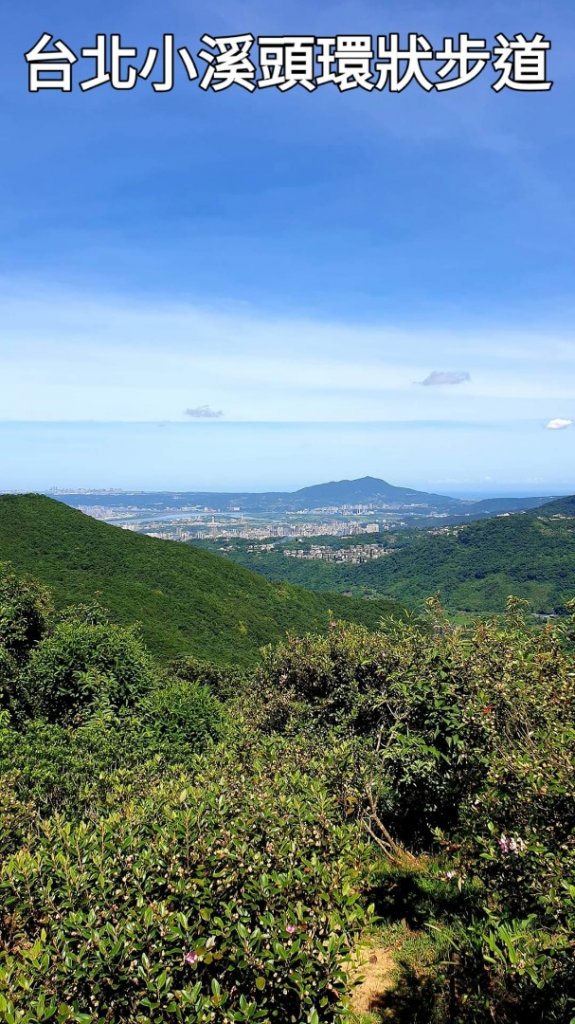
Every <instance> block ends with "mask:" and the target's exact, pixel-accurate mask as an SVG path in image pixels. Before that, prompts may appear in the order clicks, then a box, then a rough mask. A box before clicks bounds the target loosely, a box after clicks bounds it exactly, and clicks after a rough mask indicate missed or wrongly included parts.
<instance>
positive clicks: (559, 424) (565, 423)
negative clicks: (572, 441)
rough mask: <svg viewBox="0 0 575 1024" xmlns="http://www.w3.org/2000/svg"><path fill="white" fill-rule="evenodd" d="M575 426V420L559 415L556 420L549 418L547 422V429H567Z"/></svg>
mask: <svg viewBox="0 0 575 1024" xmlns="http://www.w3.org/2000/svg"><path fill="white" fill-rule="evenodd" d="M572 426H573V420H566V419H563V418H562V417H560V416H558V417H557V418H556V419H554V420H549V423H546V424H545V430H567V428H568V427H572Z"/></svg>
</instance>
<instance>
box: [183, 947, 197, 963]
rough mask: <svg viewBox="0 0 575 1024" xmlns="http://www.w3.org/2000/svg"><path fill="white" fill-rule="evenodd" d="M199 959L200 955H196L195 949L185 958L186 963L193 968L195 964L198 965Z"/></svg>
mask: <svg viewBox="0 0 575 1024" xmlns="http://www.w3.org/2000/svg"><path fill="white" fill-rule="evenodd" d="M199 959H200V958H199V956H198V954H197V953H194V951H193V949H191V950H190V952H189V953H186V955H185V957H184V960H185V962H186V963H187V964H189V965H190V967H193V966H194V964H197V962H198V960H199Z"/></svg>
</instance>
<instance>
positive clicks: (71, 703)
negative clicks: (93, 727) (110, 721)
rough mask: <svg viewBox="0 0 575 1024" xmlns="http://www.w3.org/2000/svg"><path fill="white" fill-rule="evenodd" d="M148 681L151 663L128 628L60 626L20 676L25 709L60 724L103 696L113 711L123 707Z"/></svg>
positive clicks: (151, 678)
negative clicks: (22, 675)
mask: <svg viewBox="0 0 575 1024" xmlns="http://www.w3.org/2000/svg"><path fill="white" fill-rule="evenodd" d="M154 679H155V674H154V670H153V665H152V662H151V659H150V657H149V655H148V654H147V652H146V651H145V649H144V647H143V645H142V643H141V641H140V639H139V637H138V635H137V633H136V632H135V631H134V630H133V629H126V628H124V627H121V626H115V625H111V624H109V623H105V624H97V625H91V624H89V623H85V622H76V621H70V622H62V623H60V624H58V625H57V626H56V627H55V629H54V630H53V632H52V633H51V635H49V636H48V637H46V638H45V639H44V640H43V641H42V643H41V644H39V645H38V646H37V647H36V648H35V649H34V651H33V652H32V654H31V657H30V660H29V663H28V666H27V668H26V672H25V674H24V677H23V688H24V693H25V700H26V710H27V712H28V713H29V714H32V715H34V716H36V717H42V718H45V719H46V720H47V721H49V722H64V721H67V720H69V719H71V718H72V717H74V716H75V715H76V714H77V713H78V712H81V711H84V710H85V709H86V708H88V707H89V706H90V705H91V704H93V703H94V701H95V700H97V699H98V698H101V697H102V696H104V695H105V696H106V699H107V700H108V701H109V703H110V704H111V705H112V706H113V707H117V708H120V707H126V706H130V705H132V704H134V702H135V701H136V700H137V698H138V697H139V696H141V695H142V694H143V693H145V692H146V691H147V690H149V689H150V687H151V686H152V684H153V682H154Z"/></svg>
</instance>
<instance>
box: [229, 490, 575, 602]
mask: <svg viewBox="0 0 575 1024" xmlns="http://www.w3.org/2000/svg"><path fill="white" fill-rule="evenodd" d="M572 501H573V499H565V503H568V502H571V503H572ZM557 504H558V505H559V503H557ZM570 507H571V506H570V505H569V508H570ZM547 509H549V510H550V511H549V512H548V511H547ZM555 511H557V512H561V513H562V514H563V517H562V518H557V519H554V518H550V516H551V514H552V513H554V512H555ZM230 557H231V558H233V559H234V560H236V561H238V562H239V563H241V564H242V565H245V566H246V567H247V568H250V569H255V570H257V571H258V572H261V573H263V574H264V575H265V576H267V578H268V579H270V580H286V581H289V582H291V583H295V584H298V585H299V586H304V587H310V588H312V589H316V590H320V591H321V590H331V591H340V592H344V593H354V594H372V595H377V596H378V597H380V598H388V599H393V600H395V601H399V602H401V603H402V604H407V605H409V606H418V605H419V604H420V603H421V602H422V601H424V600H425V599H426V598H427V597H428V596H429V594H432V593H438V594H440V596H441V600H442V601H443V602H444V604H445V606H446V607H447V608H449V609H450V610H452V611H460V612H468V613H473V614H478V613H484V612H488V613H491V612H502V611H503V610H504V609H505V605H506V601H507V598H508V597H509V596H510V595H511V594H515V595H517V596H518V597H521V598H524V599H526V600H528V601H529V602H530V604H531V606H532V608H533V611H534V612H536V613H538V614H555V613H561V612H562V611H563V609H564V605H565V604H566V602H567V600H568V599H569V598H570V597H571V596H572V595H573V593H574V592H575V517H573V514H572V512H569V511H568V509H567V506H566V505H564V504H561V505H559V508H557V509H555V504H553V505H549V506H547V507H545V508H543V509H538V510H537V511H536V512H531V513H527V514H522V513H519V514H516V515H513V516H506V517H501V518H496V519H492V520H489V521H486V522H479V523H473V524H470V525H468V526H465V527H462V528H459V529H458V531H457V532H455V533H452V534H450V535H447V534H444V535H434V534H432V533H430V532H428V531H423V530H421V531H420V530H412V531H409V532H408V533H407V532H406V534H404V537H403V539H402V545H401V548H399V549H398V550H396V551H394V552H393V553H392V554H391V555H388V556H386V557H385V558H380V559H378V560H376V561H373V562H366V563H364V564H362V565H332V564H328V563H325V562H319V561H304V560H301V559H295V558H285V557H284V555H283V553H281V552H269V553H255V554H254V553H250V552H248V551H246V550H244V549H242V548H240V547H239V546H238V547H237V549H236V550H232V551H230Z"/></svg>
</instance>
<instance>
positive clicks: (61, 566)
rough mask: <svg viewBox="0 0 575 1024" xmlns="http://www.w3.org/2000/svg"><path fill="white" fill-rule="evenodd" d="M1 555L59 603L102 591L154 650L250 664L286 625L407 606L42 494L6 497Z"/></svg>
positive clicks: (0, 512)
mask: <svg viewBox="0 0 575 1024" xmlns="http://www.w3.org/2000/svg"><path fill="white" fill-rule="evenodd" d="M0 562H10V563H11V564H12V565H13V567H14V569H15V570H16V571H17V572H20V573H26V574H28V575H30V576H33V577H35V578H36V579H38V580H40V581H41V582H43V583H44V584H46V585H48V586H50V587H51V588H52V589H53V592H54V597H55V600H56V602H57V604H58V606H64V605H66V604H70V603H79V602H91V601H93V600H94V598H96V599H97V600H98V601H99V603H100V604H102V605H103V606H104V607H106V608H108V609H109V611H110V612H111V613H112V616H113V617H114V619H115V620H117V621H118V622H121V623H130V622H133V621H138V622H139V623H140V624H141V627H142V632H143V635H144V638H145V640H146V642H147V643H148V645H149V647H150V648H151V650H153V651H154V652H155V653H157V654H160V655H162V656H168V657H173V656H177V655H180V654H193V655H195V656H196V657H199V658H202V659H206V660H212V661H218V662H231V661H233V662H235V663H242V664H248V663H250V662H251V661H252V660H253V659H254V657H255V655H256V652H257V650H258V648H259V647H260V646H262V645H263V644H265V643H268V642H270V641H273V640H277V639H278V638H280V637H282V636H283V635H284V634H285V632H286V630H293V631H294V632H302V633H303V632H305V631H307V630H322V629H324V628H325V627H326V625H327V622H328V620H329V617H330V613H331V614H332V615H333V616H335V617H336V618H342V619H345V620H347V621H353V622H362V623H364V624H365V625H367V626H370V627H372V626H375V625H376V624H377V622H378V621H379V619H380V618H381V617H382V616H383V615H386V614H389V613H390V611H391V610H392V608H393V610H397V609H396V608H395V606H392V605H391V604H390V603H389V602H385V601H361V600H352V599H347V598H345V597H342V596H341V595H332V594H324V593H321V594H320V593H309V592H307V591H305V590H302V589H300V588H298V587H294V586H291V585H289V584H270V583H269V582H267V580H265V579H263V578H262V577H261V576H258V575H256V574H254V573H252V572H250V571H248V570H245V569H243V568H241V567H239V566H237V565H234V564H233V563H232V562H230V561H229V560H225V559H222V558H219V557H218V556H217V555H213V554H211V553H209V552H206V551H199V550H196V549H194V548H192V547H190V546H189V545H185V544H178V543H175V542H172V541H164V540H156V539H155V538H153V537H145V536H142V535H138V534H135V533H130V532H128V531H126V530H121V529H118V528H117V527H114V526H108V525H107V524H105V523H101V522H97V521H96V520H94V519H91V518H90V517H88V516H86V515H84V514H83V513H81V512H78V511H77V510H75V509H72V508H69V507H68V506H67V505H64V504H61V503H60V502H57V501H54V500H52V499H50V498H46V497H43V496H42V495H2V496H0Z"/></svg>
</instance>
